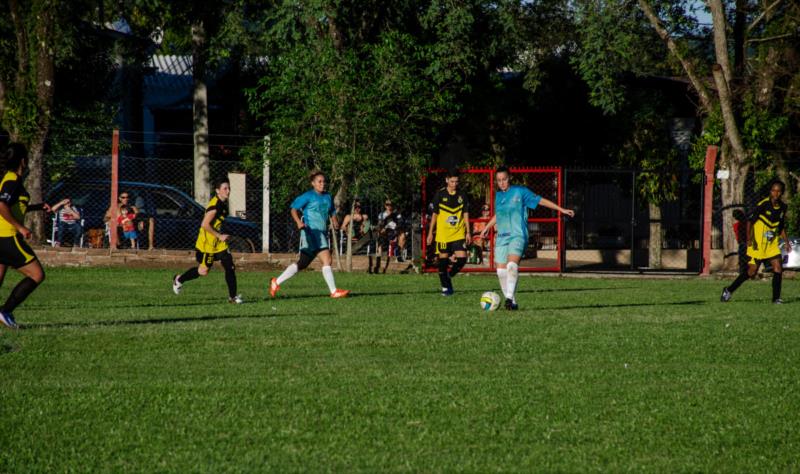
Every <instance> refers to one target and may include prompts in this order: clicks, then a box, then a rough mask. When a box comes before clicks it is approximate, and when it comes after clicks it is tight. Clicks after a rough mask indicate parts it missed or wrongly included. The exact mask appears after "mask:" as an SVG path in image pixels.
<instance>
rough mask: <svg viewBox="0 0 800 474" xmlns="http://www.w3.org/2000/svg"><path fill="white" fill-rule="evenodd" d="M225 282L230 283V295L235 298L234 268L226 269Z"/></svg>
mask: <svg viewBox="0 0 800 474" xmlns="http://www.w3.org/2000/svg"><path fill="white" fill-rule="evenodd" d="M225 283H227V284H228V296H230V297H231V298H233V297H234V296H236V272H235V271H233V270H228V269H227V268H226V269H225Z"/></svg>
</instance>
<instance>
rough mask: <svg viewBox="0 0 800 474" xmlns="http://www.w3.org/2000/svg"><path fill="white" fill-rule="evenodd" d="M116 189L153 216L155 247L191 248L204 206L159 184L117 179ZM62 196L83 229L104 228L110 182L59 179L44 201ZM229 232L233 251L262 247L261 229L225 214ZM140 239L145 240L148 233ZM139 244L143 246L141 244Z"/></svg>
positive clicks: (51, 202)
mask: <svg viewBox="0 0 800 474" xmlns="http://www.w3.org/2000/svg"><path fill="white" fill-rule="evenodd" d="M119 192H127V193H128V194H129V195H130V200H129V203H130V204H132V205H134V206H136V207H137V208H138V209H139V212H140V217H143V218H148V217H153V218H155V232H154V240H155V245H154V246H155V247H158V248H173V249H192V248H194V244H195V240H196V239H197V231H198V229H199V228H200V223H201V222H202V220H203V214H204V211H205V209H204V208H203V206H202V205H200V204H198V203H197V201H195V200H194V199H192V197H191V196H189V195H188V194H186V193H184V192H183V191H181V190H179V189H176V188H173V187H172V186H164V185H161V184H153V183H141V182H136V181H120V182H119ZM65 197H70V198H72V201H73V203H74V204H75V205H76V206H77V207H78V208H79V209H81V210H82V211H83V219H84V226H83V227H84V231H88V230H89V229H103V228H104V227H105V221H104V216H105V213H106V210H108V208H109V206H110V203H111V183H110V182H109V181H99V180H98V181H92V180H87V181H80V182H77V181H60V182H58V183H56V185H55V186H53V188H52V189H51V190H50V192H49V193H48V194H47V197H46V199H45V202H47V203H50V204H54V203H57V202H58V201H60V200H61V199H63V198H65ZM222 230H223V232H225V233H226V234H230V235H231V238H230V240H229V241H228V244H229V246H230V248H231V250H232V251H234V252H255V251H260V250H261V228H260V227H259V226H258V225H257V224H255V223H253V222H249V221H246V220H243V219H239V218H237V217H232V216H228V217H227V218H226V219H225V222H224V224H223V228H222ZM140 238H143V239H145V241H146V239H147V235H141V236H140ZM142 247H144V246H143V245H142Z"/></svg>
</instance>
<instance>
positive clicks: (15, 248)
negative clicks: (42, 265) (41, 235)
mask: <svg viewBox="0 0 800 474" xmlns="http://www.w3.org/2000/svg"><path fill="white" fill-rule="evenodd" d="M34 260H38V259H37V258H36V254H35V253H33V250H31V247H30V245H28V243H27V242H25V238H23V237H22V235H20V234H17V235H15V236H13V237H0V264H2V265H8V266H9V267H11V268H20V267H24V266H25V265H27V264H29V263H31V262H32V261H34Z"/></svg>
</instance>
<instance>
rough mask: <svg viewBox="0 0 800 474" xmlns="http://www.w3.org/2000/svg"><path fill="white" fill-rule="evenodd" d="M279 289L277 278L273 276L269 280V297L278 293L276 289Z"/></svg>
mask: <svg viewBox="0 0 800 474" xmlns="http://www.w3.org/2000/svg"><path fill="white" fill-rule="evenodd" d="M280 289H281V286H280V285H279V284H278V279H277V278H273V279H272V280H270V282H269V295H270V296H271V297H273V298H275V295H277V294H278V290H280Z"/></svg>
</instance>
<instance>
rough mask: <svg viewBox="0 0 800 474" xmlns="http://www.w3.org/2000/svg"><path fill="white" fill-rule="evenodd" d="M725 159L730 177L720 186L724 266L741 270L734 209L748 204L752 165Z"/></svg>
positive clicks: (728, 268)
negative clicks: (747, 194) (746, 195)
mask: <svg viewBox="0 0 800 474" xmlns="http://www.w3.org/2000/svg"><path fill="white" fill-rule="evenodd" d="M726 148H727V147H726ZM723 153H724V152H723ZM725 161H728V163H727V165H726V168H727V170H728V172H729V173H730V175H729V176H728V179H723V180H722V181H721V186H720V187H721V196H720V197H721V198H722V243H723V245H722V246H723V249H724V253H725V260H724V261H723V264H722V268H723V269H724V270H729V271H739V257H738V255H737V252H738V250H739V244H738V242H737V241H736V235H734V233H733V223H734V222H735V219H734V218H733V211H734V210H735V209H741V208H742V207H746V206H747V203H746V202H745V200H744V190H745V182H746V180H747V173H748V171H749V169H750V167H749V166H748V165H746V164H744V165H736V164H735V163H732V160H726V159H725V157H724V156H723V162H725Z"/></svg>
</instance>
